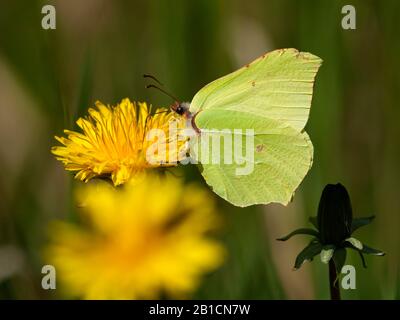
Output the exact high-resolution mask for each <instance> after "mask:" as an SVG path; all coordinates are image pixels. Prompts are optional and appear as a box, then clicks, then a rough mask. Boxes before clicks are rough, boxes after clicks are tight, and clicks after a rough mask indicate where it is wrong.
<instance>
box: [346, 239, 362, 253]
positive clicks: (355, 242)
mask: <svg viewBox="0 0 400 320" xmlns="http://www.w3.org/2000/svg"><path fill="white" fill-rule="evenodd" d="M344 241H345V242H348V243H350V244H351V245H352V246H353V247H354V248H356V249H357V250H362V249H363V244H362V242H361V241H360V240H358V239H356V238H353V237H350V238H347V239H346V240H344Z"/></svg>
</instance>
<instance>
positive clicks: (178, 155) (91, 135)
mask: <svg viewBox="0 0 400 320" xmlns="http://www.w3.org/2000/svg"><path fill="white" fill-rule="evenodd" d="M96 107H97V109H93V108H90V109H89V116H87V117H85V118H79V119H78V121H77V124H78V126H79V127H80V128H81V129H82V131H83V133H78V132H75V131H70V130H64V133H65V134H66V135H67V138H64V137H55V138H56V139H57V140H58V141H59V142H61V143H62V144H63V146H55V147H53V148H52V150H51V151H52V153H53V154H54V155H55V156H56V158H57V159H58V160H60V161H62V162H63V164H64V166H65V169H66V170H69V171H77V173H76V175H75V178H77V179H79V180H82V181H85V182H87V181H88V180H89V179H91V178H93V177H96V176H103V177H104V176H106V177H110V178H111V179H112V181H113V183H114V185H119V184H123V183H125V182H127V181H128V180H129V179H130V178H131V177H132V176H134V175H135V174H136V173H138V172H141V171H143V169H147V168H154V167H161V166H162V167H164V166H173V165H176V163H177V162H178V161H179V160H181V159H182V158H184V157H185V156H186V151H187V143H186V140H185V139H184V138H183V139H182V136H180V135H179V134H178V133H179V130H181V129H183V128H185V121H186V120H185V119H184V118H183V117H181V116H179V115H177V114H176V113H175V112H171V111H170V110H168V109H165V108H162V109H157V110H156V112H155V113H154V114H150V111H149V108H148V107H147V105H146V103H138V104H136V103H135V102H131V101H129V99H123V100H122V101H121V103H120V104H118V105H117V106H115V107H110V106H105V105H104V104H102V103H101V102H96Z"/></svg>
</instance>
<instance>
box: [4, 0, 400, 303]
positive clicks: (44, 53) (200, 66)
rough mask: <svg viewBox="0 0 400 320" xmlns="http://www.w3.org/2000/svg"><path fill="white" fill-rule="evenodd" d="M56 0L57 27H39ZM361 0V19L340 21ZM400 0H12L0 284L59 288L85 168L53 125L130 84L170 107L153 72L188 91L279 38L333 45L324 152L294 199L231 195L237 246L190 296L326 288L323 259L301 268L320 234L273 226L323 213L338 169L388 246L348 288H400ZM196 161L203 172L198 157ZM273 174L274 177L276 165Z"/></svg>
mask: <svg viewBox="0 0 400 320" xmlns="http://www.w3.org/2000/svg"><path fill="white" fill-rule="evenodd" d="M45 4H53V5H55V7H56V10H57V29H56V30H43V29H42V28H41V19H42V17H43V15H42V14H41V8H42V6H43V5H45ZM346 4H352V5H354V6H355V8H356V13H357V29H356V30H343V29H342V27H341V19H342V17H343V14H342V13H341V9H342V7H343V6H344V5H346ZM399 13H400V1H395V0H393V1H389V0H384V1H372V0H371V1H368V0H362V1H361V0H358V1H356V0H353V1H332V0H319V1H317V0H316V1H311V0H310V1H307V0H302V1H300V0H299V1H289V0H268V1H267V0H252V1H239V0H234V1H211V0H210V1H205V0H204V1H198V0H195V1H185V0H179V1H177V0H176V1H161V0H159V1H144V0H143V1H106V0H86V1H78V0H74V1H20V0H18V1H15V0H14V1H11V0H2V1H1V3H0V106H1V108H0V167H1V175H0V176H1V178H0V298H12V299H14V298H15V299H23V298H32V299H49V298H56V297H58V296H57V292H54V291H45V290H43V289H41V286H40V283H41V277H42V274H41V267H42V265H43V264H45V262H44V261H42V260H41V250H42V247H43V245H44V244H45V243H46V227H47V222H48V221H50V220H52V219H54V218H64V219H73V215H72V214H71V213H72V212H73V203H72V202H71V193H72V192H71V190H72V189H73V184H74V182H73V181H72V176H71V175H69V174H67V173H66V172H65V171H64V170H63V168H62V166H61V164H60V163H58V162H57V161H56V160H55V159H54V158H53V156H52V155H51V154H50V147H51V146H52V145H54V144H55V143H56V142H55V140H54V139H53V136H54V135H55V134H61V132H62V129H63V128H74V120H75V119H77V117H78V116H82V115H84V114H85V113H86V110H87V108H88V107H89V106H91V105H93V103H94V101H95V100H101V101H102V102H104V103H110V104H115V103H117V102H119V101H120V100H121V99H122V98H124V97H129V98H131V99H132V100H139V101H147V102H149V103H152V104H154V105H156V106H167V105H169V104H170V103H171V101H170V99H169V98H168V97H166V96H163V95H161V94H160V93H159V92H157V91H152V90H146V89H145V88H144V86H145V84H146V81H144V79H143V78H142V74H143V73H151V74H154V75H156V76H157V77H158V78H159V79H161V80H162V81H163V83H164V84H166V85H167V87H168V88H169V90H170V91H172V92H173V93H174V94H175V95H176V96H178V97H180V98H181V100H183V101H185V100H187V101H190V99H191V97H193V95H194V94H195V93H196V92H197V91H198V90H199V89H200V88H201V87H202V86H203V85H205V84H206V83H208V82H210V81H212V80H214V79H216V78H217V77H219V76H221V75H224V74H226V73H229V72H231V71H233V70H235V69H237V68H238V67H240V66H241V65H243V64H245V63H247V62H249V61H251V60H252V59H254V58H256V57H258V56H259V55H261V54H262V53H264V52H266V51H270V50H273V49H277V48H285V47H295V48H297V49H299V50H302V51H309V52H312V53H313V54H316V55H318V56H320V57H321V58H322V59H323V60H324V64H323V66H322V68H321V69H320V72H319V74H318V77H317V82H316V86H315V96H314V100H313V105H312V109H311V116H310V120H309V122H308V124H307V131H308V133H309V135H310V136H311V139H312V141H313V143H314V147H315V155H314V165H313V167H312V169H311V171H310V173H309V174H308V176H307V177H306V179H305V180H304V182H303V183H302V184H301V186H300V188H299V189H298V191H297V193H296V195H295V197H294V201H293V202H292V203H291V204H290V205H289V206H288V207H286V208H285V207H282V206H279V205H268V206H258V207H251V208H247V209H239V208H235V207H233V206H230V205H229V204H227V203H224V202H223V201H221V200H219V208H220V211H221V213H222V214H223V215H224V217H225V221H226V227H225V229H224V231H223V233H222V234H221V238H222V239H223V241H224V242H225V243H226V245H227V248H228V251H229V258H228V260H227V261H226V263H225V264H224V266H223V267H222V268H220V269H219V270H218V271H216V272H214V273H213V274H210V275H208V276H207V277H205V279H204V282H203V283H202V286H201V288H200V289H199V290H198V292H196V293H195V294H194V296H193V298H207V299H211V298H226V299H231V298H232V299H233V298H237V299H239V298H240V299H242V298H243V299H247V298H254V299H286V298H288V299H327V298H329V290H328V278H327V277H328V270H327V266H326V265H323V264H322V263H321V262H320V261H319V259H315V262H314V263H312V264H310V263H307V264H305V265H304V266H303V267H302V268H301V270H299V271H292V266H293V263H294V259H295V256H296V255H297V253H298V251H299V250H300V249H301V248H302V247H304V246H305V244H306V243H307V240H308V239H305V238H303V237H298V238H297V239H292V240H290V241H288V242H285V243H281V242H277V241H275V239H276V238H277V237H279V236H282V235H284V234H286V233H288V232H289V231H292V230H293V229H295V228H297V227H302V226H306V225H307V219H308V217H309V216H311V215H315V214H316V209H317V205H318V201H319V197H320V193H321V191H322V189H323V187H324V186H325V184H326V183H336V182H341V183H342V184H344V185H345V186H346V187H347V189H348V191H349V193H350V195H351V198H352V203H353V209H354V215H355V216H366V215H370V214H375V215H376V217H377V218H376V220H375V221H374V223H373V224H372V225H370V226H369V227H367V228H365V229H364V230H361V231H358V232H357V234H356V237H358V238H360V239H361V240H363V242H365V243H367V244H370V245H372V246H374V247H377V248H380V249H382V250H384V251H386V253H387V255H386V256H385V257H384V258H374V257H370V256H368V257H367V264H368V269H363V268H362V266H361V263H360V261H359V259H358V256H357V255H356V254H354V253H353V252H351V253H350V254H349V259H348V262H347V263H351V264H354V265H355V267H356V270H357V289H356V290H347V291H344V290H343V291H342V295H343V297H344V298H350V299H399V298H400V265H399V263H400V232H399V231H400V216H399V212H400V202H399V181H400V170H399V169H398V164H399V163H400V142H399V137H400V126H399V125H398V123H399V119H400V107H399V104H398V94H399V89H400V78H399V77H400V59H399V57H400V41H399V34H400V22H399V21H400V16H399ZM185 171H186V176H187V177H188V179H191V180H198V181H199V183H203V182H202V180H201V176H200V174H199V173H198V171H197V170H196V168H195V167H191V168H189V167H188V168H185ZM265 178H266V179H268V177H265Z"/></svg>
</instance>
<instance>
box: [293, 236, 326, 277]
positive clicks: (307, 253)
mask: <svg viewBox="0 0 400 320" xmlns="http://www.w3.org/2000/svg"><path fill="white" fill-rule="evenodd" d="M321 250H322V244H321V243H320V242H319V241H318V240H312V241H311V242H310V244H309V245H308V246H307V247H305V248H304V249H303V250H302V251H301V252H300V253H299V255H298V256H297V257H296V261H295V263H294V269H295V270H297V269H299V268H300V267H301V265H302V264H303V263H304V261H305V260H309V261H312V260H313V258H314V257H315V256H316V255H317V254H319V253H320V252H321Z"/></svg>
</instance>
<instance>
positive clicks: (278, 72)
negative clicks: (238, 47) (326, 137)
mask: <svg viewBox="0 0 400 320" xmlns="http://www.w3.org/2000/svg"><path fill="white" fill-rule="evenodd" d="M321 63H322V60H321V59H320V58H319V57H317V56H314V55H312V54H310V53H307V52H299V51H297V50H296V49H281V50H275V51H272V52H269V53H267V54H264V55H263V56H261V57H259V58H258V59H256V60H254V61H253V62H251V63H249V64H247V65H246V66H244V67H242V68H241V69H239V70H237V71H235V72H233V73H230V74H228V75H226V76H224V77H222V78H219V79H217V80H215V81H213V82H211V83H210V84H208V85H206V86H205V87H204V88H202V89H201V90H200V91H199V92H198V93H197V94H196V95H195V96H194V98H193V100H192V102H191V103H190V105H189V104H187V103H179V102H177V103H175V104H174V105H173V106H172V107H171V108H172V109H173V110H174V111H175V112H177V113H178V114H180V115H184V116H185V117H187V119H188V120H190V122H191V124H192V126H193V128H194V129H195V130H196V132H197V133H198V137H200V139H197V141H200V142H201V141H202V138H203V136H205V135H207V136H208V137H209V136H211V138H212V136H213V135H214V137H217V136H218V137H217V138H220V137H224V134H223V133H221V130H222V129H225V132H226V130H228V132H229V130H232V131H231V132H234V133H233V135H236V137H237V136H241V138H240V140H242V143H241V145H242V146H241V148H242V150H240V151H241V152H243V153H245V151H246V150H244V149H245V144H244V142H245V141H244V139H245V138H246V133H245V132H246V131H245V130H246V129H252V130H254V145H253V150H252V153H253V156H252V160H251V161H253V162H252V165H253V170H252V171H251V172H250V173H248V174H237V173H238V168H240V167H242V166H243V165H239V164H238V163H235V162H233V163H232V161H224V160H225V158H223V159H222V161H221V162H220V163H219V164H215V163H202V162H201V166H200V167H201V174H202V175H203V177H204V179H205V181H206V182H207V184H209V185H210V186H211V188H212V190H213V191H214V192H215V193H216V194H218V195H219V196H221V197H222V198H224V199H225V200H227V201H229V202H230V203H232V204H234V205H236V206H240V207H245V206H249V205H253V204H268V203H271V202H277V203H281V204H284V205H286V204H287V203H288V202H289V201H290V200H291V198H292V196H293V194H294V191H295V190H296V189H297V187H298V186H299V184H300V183H301V181H302V180H303V178H304V177H305V175H306V174H307V172H308V170H309V169H310V168H311V165H312V159H313V145H312V143H311V141H310V138H309V137H308V135H307V133H306V132H305V131H304V126H305V125H306V122H307V120H308V116H309V112H310V106H311V99H312V94H313V86H314V79H315V76H316V74H317V71H318V69H319V67H320V65H321ZM235 129H236V131H234V130H235ZM240 131H241V132H240ZM237 132H240V133H237ZM217 140H218V139H217ZM223 143H224V142H223ZM225 144H226V142H225ZM220 147H221V148H222V145H221V146H220ZM245 154H246V153H245ZM192 156H195V157H198V159H200V161H201V158H200V157H199V156H198V155H192ZM242 160H243V159H242ZM226 162H228V163H226Z"/></svg>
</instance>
